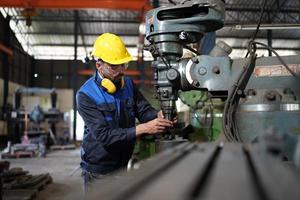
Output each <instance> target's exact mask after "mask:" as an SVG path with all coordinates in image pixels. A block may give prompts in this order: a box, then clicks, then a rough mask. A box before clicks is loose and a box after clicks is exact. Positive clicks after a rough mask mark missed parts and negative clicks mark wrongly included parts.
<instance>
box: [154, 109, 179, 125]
mask: <svg viewBox="0 0 300 200" xmlns="http://www.w3.org/2000/svg"><path fill="white" fill-rule="evenodd" d="M157 118H161V119H164V118H165V116H164V114H163V112H162V110H160V111H159V112H158V113H157ZM172 122H173V125H174V124H176V123H177V113H176V116H175V117H174V118H173V119H172Z"/></svg>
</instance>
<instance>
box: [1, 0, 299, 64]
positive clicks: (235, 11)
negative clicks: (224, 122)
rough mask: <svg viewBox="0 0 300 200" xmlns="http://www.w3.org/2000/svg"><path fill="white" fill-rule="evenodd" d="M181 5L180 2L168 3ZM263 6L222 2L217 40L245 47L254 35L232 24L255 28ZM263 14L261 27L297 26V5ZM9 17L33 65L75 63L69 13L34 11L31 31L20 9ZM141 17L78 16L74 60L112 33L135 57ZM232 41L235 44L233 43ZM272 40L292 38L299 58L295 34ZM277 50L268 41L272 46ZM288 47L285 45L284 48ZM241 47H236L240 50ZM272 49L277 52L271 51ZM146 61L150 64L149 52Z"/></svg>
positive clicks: (283, 1)
mask: <svg viewBox="0 0 300 200" xmlns="http://www.w3.org/2000/svg"><path fill="white" fill-rule="evenodd" d="M172 1H173V2H175V3H181V2H183V1H182V0H172ZM263 2H264V0H257V1H249V0H227V1H226V24H227V27H225V28H223V29H222V30H219V31H217V37H218V38H221V39H223V40H225V41H228V42H229V43H234V47H235V46H237V47H239V49H237V50H238V51H240V50H241V49H240V48H242V47H244V46H245V45H243V44H244V43H243V42H241V41H247V39H249V38H250V37H251V35H252V33H253V31H239V30H234V29H232V27H233V26H232V25H235V24H243V25H245V24H255V23H257V21H258V19H259V16H260V15H259V14H260V10H261V7H262V5H263ZM159 4H160V5H161V6H167V5H171V3H170V1H168V0H160V1H159ZM266 10H267V12H266V13H265V14H264V16H263V20H262V23H268V24H270V23H278V24H280V23H281V24H286V23H299V22H300V14H299V1H296V0H269V1H267V6H266ZM3 11H4V12H6V13H8V14H9V15H10V16H11V19H12V20H11V24H10V25H11V27H12V29H13V30H14V31H15V33H16V36H17V38H18V40H19V41H20V43H21V44H22V46H23V48H24V49H25V51H28V52H29V53H30V54H31V55H33V56H34V57H35V58H36V59H74V43H75V37H74V32H75V29H74V26H75V12H74V11H73V10H45V9H39V10H37V11H36V16H34V17H32V25H31V26H30V27H27V26H26V21H25V18H24V17H23V16H22V15H21V11H22V9H12V8H9V9H8V8H5V9H3V8H2V12H3ZM140 19H141V12H139V11H129V10H108V9H97V10H92V9H89V10H78V22H79V29H78V48H77V52H78V59H81V58H83V57H85V56H86V55H87V54H88V52H89V51H91V48H92V44H93V42H94V40H95V39H96V37H97V36H98V35H99V34H101V33H103V32H113V33H116V34H118V35H120V36H121V37H122V39H123V40H124V42H125V44H126V45H127V46H128V48H129V49H130V52H131V53H132V54H133V56H134V57H135V56H136V55H137V44H138V36H139V26H140ZM266 37H267V34H266V31H260V32H259V34H258V38H261V39H265V38H266ZM235 38H238V39H236V40H237V41H236V42H233V41H234V39H235ZM273 38H280V39H281V40H284V39H285V38H292V39H293V41H291V40H289V41H290V42H291V45H292V48H294V49H295V50H294V53H297V52H299V49H300V44H299V38H300V31H299V30H276V31H273ZM275 44H276V45H277V44H278V46H282V45H281V43H277V42H274V41H273V45H275ZM285 44H287V45H286V46H287V47H288V46H290V48H289V49H291V45H289V42H287V43H285ZM239 45H240V46H239ZM274 47H276V46H274ZM145 56H146V58H148V59H151V56H150V54H149V52H145Z"/></svg>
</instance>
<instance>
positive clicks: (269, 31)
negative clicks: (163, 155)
mask: <svg viewBox="0 0 300 200" xmlns="http://www.w3.org/2000/svg"><path fill="white" fill-rule="evenodd" d="M267 35H268V37H267V38H268V46H269V47H272V30H267ZM268 51H269V56H272V51H271V50H268Z"/></svg>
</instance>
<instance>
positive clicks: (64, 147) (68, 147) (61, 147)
mask: <svg viewBox="0 0 300 200" xmlns="http://www.w3.org/2000/svg"><path fill="white" fill-rule="evenodd" d="M75 148H76V146H75V145H74V144H68V145H52V146H51V147H50V149H51V150H72V149H75Z"/></svg>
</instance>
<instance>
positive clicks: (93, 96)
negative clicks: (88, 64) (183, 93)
mask: <svg viewBox="0 0 300 200" xmlns="http://www.w3.org/2000/svg"><path fill="white" fill-rule="evenodd" d="M124 80H125V86H124V87H123V88H122V89H119V90H118V91H117V92H116V93H115V94H109V93H107V92H106V90H105V89H104V88H103V87H102V86H101V84H100V83H101V78H100V77H99V75H98V73H95V75H94V77H91V78H90V79H89V80H87V81H86V82H85V84H84V85H83V86H82V87H81V88H80V89H79V90H78V92H77V95H76V101H77V109H78V112H79V114H80V115H81V117H82V118H83V120H84V123H85V126H84V137H83V142H82V145H81V163H80V165H81V167H82V168H83V169H85V170H87V171H89V172H93V173H99V174H107V173H110V172H112V171H114V170H116V169H118V168H120V167H124V166H126V165H127V162H128V160H129V159H130V157H131V155H132V153H133V149H134V144H135V140H136V127H135V119H136V118H137V119H138V120H139V121H140V122H141V123H144V122H147V121H150V120H152V119H155V118H156V116H157V111H156V110H155V109H154V108H153V107H151V105H150V104H149V103H148V101H147V100H146V99H145V98H144V97H143V95H142V94H141V93H140V92H139V91H138V89H137V88H136V87H135V86H134V84H133V82H132V80H131V79H130V78H129V77H124Z"/></svg>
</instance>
